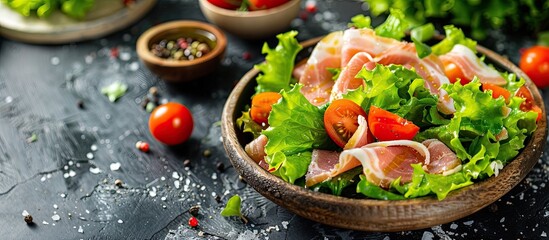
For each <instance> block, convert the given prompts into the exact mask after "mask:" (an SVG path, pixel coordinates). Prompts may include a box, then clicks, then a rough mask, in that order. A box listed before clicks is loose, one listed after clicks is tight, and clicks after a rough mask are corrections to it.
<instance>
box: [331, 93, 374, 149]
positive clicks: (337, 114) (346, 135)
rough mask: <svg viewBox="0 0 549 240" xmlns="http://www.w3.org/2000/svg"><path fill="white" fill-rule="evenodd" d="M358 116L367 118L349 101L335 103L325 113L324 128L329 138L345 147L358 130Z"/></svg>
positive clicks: (341, 100)
mask: <svg viewBox="0 0 549 240" xmlns="http://www.w3.org/2000/svg"><path fill="white" fill-rule="evenodd" d="M358 115H361V116H363V117H365V118H366V112H365V111H364V109H362V107H360V106H359V105H358V104H356V103H355V102H353V101H351V100H348V99H338V100H335V101H333V102H332V103H331V104H330V106H328V108H327V109H326V112H325V113H324V128H325V129H326V132H327V133H328V136H330V138H331V139H332V140H333V141H334V142H335V143H336V144H337V145H338V146H340V147H344V146H345V144H346V143H347V142H348V141H349V139H350V138H351V136H353V134H354V133H355V132H356V129H357V128H358Z"/></svg>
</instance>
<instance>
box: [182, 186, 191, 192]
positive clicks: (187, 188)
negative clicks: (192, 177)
mask: <svg viewBox="0 0 549 240" xmlns="http://www.w3.org/2000/svg"><path fill="white" fill-rule="evenodd" d="M190 190H191V188H190V187H189V185H184V186H183V191H185V192H188V191H190Z"/></svg>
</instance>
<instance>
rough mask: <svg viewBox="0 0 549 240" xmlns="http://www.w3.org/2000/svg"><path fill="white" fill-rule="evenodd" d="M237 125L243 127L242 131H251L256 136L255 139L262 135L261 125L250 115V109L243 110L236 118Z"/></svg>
mask: <svg viewBox="0 0 549 240" xmlns="http://www.w3.org/2000/svg"><path fill="white" fill-rule="evenodd" d="M236 125H237V126H238V127H239V128H240V129H242V132H249V133H251V134H252V135H253V136H254V139H255V138H257V137H259V135H261V131H263V128H261V125H259V124H257V123H256V122H255V121H254V120H252V117H251V116H250V110H249V109H248V111H245V112H242V116H240V117H239V118H237V119H236Z"/></svg>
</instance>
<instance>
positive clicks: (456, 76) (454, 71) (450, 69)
mask: <svg viewBox="0 0 549 240" xmlns="http://www.w3.org/2000/svg"><path fill="white" fill-rule="evenodd" d="M444 72H445V74H446V77H448V80H450V82H451V83H455V82H457V81H458V80H459V82H460V83H461V85H465V84H467V83H470V82H471V79H468V78H467V77H465V75H464V74H463V71H461V68H459V67H458V66H457V65H456V64H454V63H452V62H449V63H446V64H445V65H444Z"/></svg>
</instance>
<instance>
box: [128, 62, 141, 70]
mask: <svg viewBox="0 0 549 240" xmlns="http://www.w3.org/2000/svg"><path fill="white" fill-rule="evenodd" d="M129 68H130V70H132V71H137V70H138V69H139V63H137V62H132V63H130V65H129Z"/></svg>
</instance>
